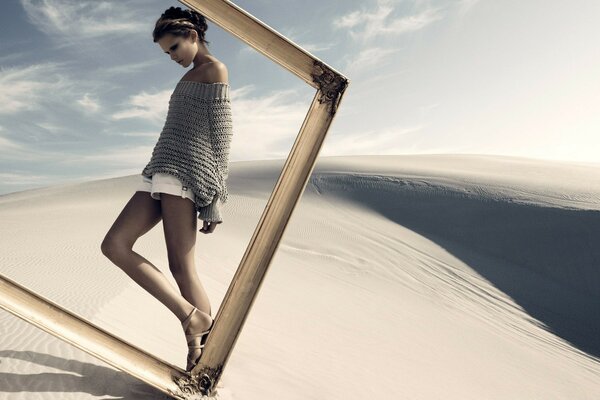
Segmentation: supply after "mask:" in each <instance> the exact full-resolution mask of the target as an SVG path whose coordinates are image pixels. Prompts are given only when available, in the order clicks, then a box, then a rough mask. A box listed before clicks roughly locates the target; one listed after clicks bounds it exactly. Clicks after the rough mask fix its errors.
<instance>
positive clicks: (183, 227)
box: [160, 193, 212, 370]
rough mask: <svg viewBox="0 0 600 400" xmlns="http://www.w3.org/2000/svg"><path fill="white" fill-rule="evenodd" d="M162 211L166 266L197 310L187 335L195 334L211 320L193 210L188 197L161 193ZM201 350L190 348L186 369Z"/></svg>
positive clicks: (191, 365) (189, 342) (192, 363)
mask: <svg viewBox="0 0 600 400" xmlns="http://www.w3.org/2000/svg"><path fill="white" fill-rule="evenodd" d="M160 200H161V211H162V218H163V228H164V231H165V240H166V243H167V252H168V256H169V268H170V269H171V273H172V274H173V277H174V278H175V281H176V282H177V285H178V286H179V289H180V290H181V294H182V295H183V296H184V297H185V298H186V300H187V301H189V302H190V303H191V304H193V305H194V306H195V307H196V308H197V309H198V310H200V312H196V313H194V314H193V316H192V318H191V320H190V324H189V326H188V327H187V331H186V332H185V333H186V334H189V335H191V334H198V333H201V332H204V331H206V330H207V329H208V328H209V327H210V326H211V323H212V318H211V317H210V303H209V300H208V296H207V295H206V292H205V291H204V288H203V287H202V284H201V283H200V280H199V278H198V273H197V272H196V264H195V262H194V250H195V246H196V226H197V218H196V209H195V207H194V203H193V202H192V201H191V200H190V199H186V198H183V197H181V196H174V195H170V194H166V193H161V195H160ZM200 344H201V339H200V338H195V339H190V341H188V345H192V346H193V345H200ZM200 354H202V350H201V349H197V348H190V349H189V351H188V360H187V366H186V370H191V369H192V368H193V367H194V365H195V363H196V361H197V360H198V357H199V356H200Z"/></svg>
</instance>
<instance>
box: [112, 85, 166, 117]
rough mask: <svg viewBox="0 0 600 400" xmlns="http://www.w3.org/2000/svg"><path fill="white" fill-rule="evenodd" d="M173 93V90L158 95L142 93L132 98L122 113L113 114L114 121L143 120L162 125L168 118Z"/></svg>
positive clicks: (163, 91)
mask: <svg viewBox="0 0 600 400" xmlns="http://www.w3.org/2000/svg"><path fill="white" fill-rule="evenodd" d="M172 93H173V90H172V89H167V90H162V91H160V92H158V93H146V92H142V93H140V94H136V95H133V96H130V98H129V100H128V102H127V103H126V104H125V105H124V106H123V107H129V108H125V109H124V110H122V111H119V112H116V113H114V114H112V116H111V118H112V119H113V120H121V119H127V118H141V119H146V120H148V121H151V122H157V123H160V122H161V121H163V120H164V119H165V118H166V116H167V111H168V108H169V99H170V97H171V94H172Z"/></svg>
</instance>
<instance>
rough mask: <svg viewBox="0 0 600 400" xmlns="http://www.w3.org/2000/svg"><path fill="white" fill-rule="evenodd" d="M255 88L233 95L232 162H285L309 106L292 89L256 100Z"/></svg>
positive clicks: (232, 92)
mask: <svg viewBox="0 0 600 400" xmlns="http://www.w3.org/2000/svg"><path fill="white" fill-rule="evenodd" d="M254 89H255V87H254V85H249V86H243V87H240V88H239V89H235V90H232V91H231V103H232V105H231V107H232V114H233V115H232V119H233V134H234V135H233V139H232V144H231V160H232V161H233V160H255V159H274V158H285V157H286V156H287V154H288V153H289V151H290V150H291V148H292V144H293V143H294V140H295V139H296V136H297V135H298V132H299V130H300V127H301V126H302V121H304V117H305V116H306V112H307V111H308V107H309V105H310V103H309V102H307V103H303V102H301V101H299V100H298V95H297V92H296V91H295V90H293V89H289V90H279V91H275V92H272V93H270V94H267V95H264V96H253V95H252V93H253V91H254Z"/></svg>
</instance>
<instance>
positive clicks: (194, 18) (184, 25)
mask: <svg viewBox="0 0 600 400" xmlns="http://www.w3.org/2000/svg"><path fill="white" fill-rule="evenodd" d="M192 29H193V30H195V31H196V32H198V39H199V40H200V42H204V43H206V44H207V45H208V41H207V40H206V39H204V36H205V33H206V30H207V29H208V25H207V24H206V18H204V16H203V15H202V14H200V13H199V12H197V11H195V10H182V9H181V7H170V8H168V9H167V10H166V11H165V12H164V13H163V14H162V15H161V16H160V18H159V19H158V20H157V21H156V26H155V27H154V31H153V32H152V37H153V38H154V43H156V42H158V40H159V39H160V38H162V37H163V36H164V35H166V34H167V33H170V34H172V35H175V36H183V37H185V38H187V37H189V36H190V32H191V31H192Z"/></svg>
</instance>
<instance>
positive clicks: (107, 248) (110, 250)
mask: <svg viewBox="0 0 600 400" xmlns="http://www.w3.org/2000/svg"><path fill="white" fill-rule="evenodd" d="M131 249H132V247H131V246H128V245H127V244H126V243H124V242H123V241H122V240H119V239H118V238H117V237H116V236H114V235H111V234H107V235H106V236H105V237H104V240H103V241H102V244H101V245H100V250H101V251H102V254H104V255H105V256H106V257H107V258H108V259H109V260H113V259H115V258H117V257H118V256H119V255H120V254H123V253H125V252H127V251H131Z"/></svg>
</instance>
